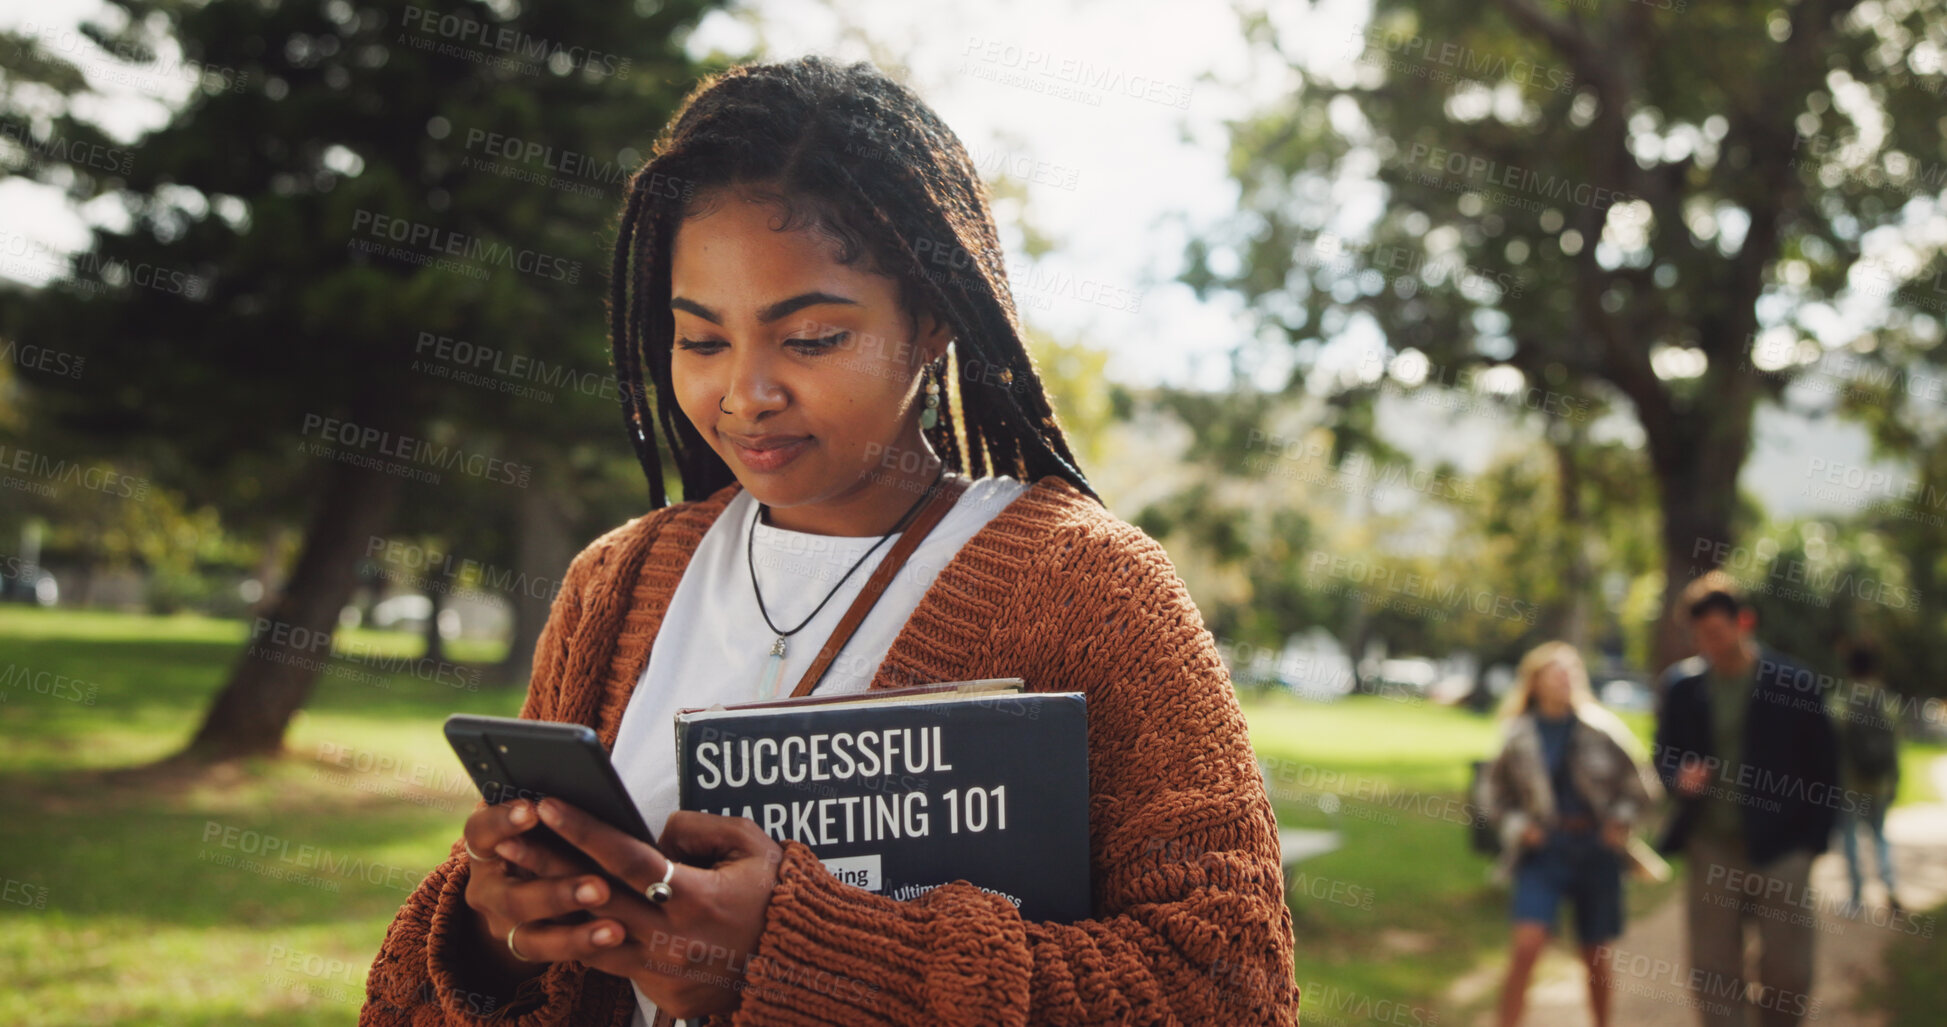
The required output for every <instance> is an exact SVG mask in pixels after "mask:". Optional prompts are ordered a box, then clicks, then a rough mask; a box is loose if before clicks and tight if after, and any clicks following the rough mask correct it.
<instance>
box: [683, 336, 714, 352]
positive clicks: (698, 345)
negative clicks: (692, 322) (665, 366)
mask: <svg viewBox="0 0 1947 1027" xmlns="http://www.w3.org/2000/svg"><path fill="white" fill-rule="evenodd" d="M676 348H677V349H683V350H689V351H690V352H692V353H715V352H716V351H718V350H720V349H722V348H723V343H721V342H718V341H717V340H715V339H677V340H676Z"/></svg>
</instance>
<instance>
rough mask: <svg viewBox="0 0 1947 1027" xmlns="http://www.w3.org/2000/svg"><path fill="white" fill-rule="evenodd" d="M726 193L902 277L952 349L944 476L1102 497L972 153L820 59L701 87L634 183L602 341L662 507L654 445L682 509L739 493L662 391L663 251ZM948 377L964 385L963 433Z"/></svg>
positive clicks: (946, 373) (872, 78)
mask: <svg viewBox="0 0 1947 1027" xmlns="http://www.w3.org/2000/svg"><path fill="white" fill-rule="evenodd" d="M727 186H743V187H752V188H755V189H758V190H760V191H762V192H763V193H765V194H767V195H768V196H772V197H775V198H776V200H777V201H778V202H779V204H780V205H781V206H783V207H784V209H785V211H786V216H785V218H784V220H783V222H782V223H780V224H779V225H778V227H779V228H780V229H784V228H789V227H792V222H793V220H794V218H796V217H799V216H802V217H804V218H805V219H807V220H808V221H809V222H810V223H811V224H812V225H813V226H815V227H816V228H817V229H818V230H820V231H822V232H824V233H826V234H827V235H829V236H831V237H832V238H833V239H834V240H836V241H837V242H838V243H839V259H840V260H841V261H843V262H845V263H847V264H851V263H854V262H856V261H858V260H859V259H860V258H861V257H864V258H866V259H867V260H868V263H869V266H870V267H871V268H872V269H873V270H875V271H878V272H880V273H883V274H886V275H889V276H890V277H892V278H893V279H894V280H895V281H897V282H898V283H899V294H900V299H901V302H902V303H903V305H904V306H905V308H906V310H907V312H908V313H909V314H910V315H911V316H912V319H913V322H914V324H915V326H917V324H918V320H919V315H920V313H921V312H928V313H931V314H933V315H934V316H936V317H938V318H939V319H940V320H941V321H942V322H944V323H945V324H946V325H947V326H948V328H949V329H950V330H951V334H952V335H953V337H954V339H955V342H954V345H953V347H952V350H951V352H950V353H949V355H948V356H946V357H942V358H941V360H940V361H939V363H937V364H936V365H934V366H933V367H932V368H931V369H929V374H933V375H937V376H938V377H939V379H941V380H940V385H941V392H940V409H939V415H940V416H939V420H938V423H937V424H936V425H935V426H934V427H933V428H932V429H931V430H930V431H929V432H928V433H927V441H928V443H929V444H930V445H931V446H932V447H933V449H934V451H935V452H937V453H939V454H940V457H941V459H942V460H943V461H944V462H945V463H946V466H947V467H948V468H950V469H952V470H955V471H963V472H965V473H967V474H969V475H972V476H974V477H981V476H984V475H986V474H987V473H989V469H990V468H991V469H992V471H993V472H995V473H1007V474H1012V475H1013V476H1015V477H1016V478H1018V479H1020V480H1022V481H1033V480H1035V479H1036V478H1040V477H1043V476H1045V475H1055V476H1058V477H1061V478H1064V479H1066V480H1067V481H1069V482H1070V483H1071V484H1073V485H1074V486H1075V487H1076V488H1077V489H1080V490H1081V491H1082V492H1083V493H1085V494H1087V495H1089V496H1091V497H1095V490H1094V489H1093V488H1091V487H1090V486H1089V484H1088V480H1087V479H1086V478H1084V477H1083V476H1082V472H1081V470H1080V469H1079V468H1078V467H1077V466H1076V461H1075V456H1074V453H1073V452H1072V451H1071V450H1070V449H1069V446H1068V439H1067V437H1066V436H1065V435H1064V434H1063V433H1062V430H1061V425H1060V423H1059V422H1058V421H1057V420H1056V418H1055V412H1054V408H1053V406H1052V405H1051V404H1050V403H1049V401H1048V395H1047V391H1046V390H1045V389H1044V388H1043V387H1042V383H1041V378H1040V375H1039V374H1037V373H1036V371H1035V368H1034V362H1033V360H1032V359H1031V358H1030V357H1029V356H1028V351H1027V347H1026V345H1025V344H1024V342H1023V338H1022V333H1021V327H1020V322H1019V319H1018V316H1017V314H1016V312H1015V308H1014V298H1013V295H1012V293H1011V292H1010V291H1009V289H1008V284H1007V269H1006V264H1005V260H1004V258H1003V256H1002V253H1001V248H1000V242H999V236H998V233H997V232H996V231H995V229H994V219H993V215H992V213H991V212H990V210H989V208H988V203H987V193H986V189H985V187H984V186H983V185H982V184H981V182H980V178H979V176H978V175H977V174H976V173H975V170H974V165H973V161H972V160H971V159H970V158H969V157H968V155H967V151H966V148H965V147H963V146H962V145H961V144H960V140H959V138H958V137H957V136H955V135H954V134H953V132H952V130H951V129H949V128H947V126H946V124H945V123H944V122H942V121H941V120H940V118H939V116H938V115H936V114H935V113H934V112H933V111H932V109H931V108H929V107H927V106H926V104H925V103H924V102H922V101H921V100H920V99H919V97H917V96H916V95H914V94H913V93H912V91H911V90H909V89H907V88H905V87H904V86H902V85H900V84H898V83H897V82H894V81H893V80H891V79H889V78H887V77H886V76H885V75H884V74H882V73H880V72H879V70H878V69H876V68H874V67H873V66H872V65H871V64H869V63H866V62H863V61H861V62H858V63H855V64H851V65H843V64H840V63H838V62H836V61H832V60H830V59H828V58H824V57H817V56H812V57H803V58H799V59H797V60H792V61H785V62H782V63H777V64H751V65H742V66H739V67H735V68H731V69H729V70H727V71H724V72H721V73H719V74H716V75H713V76H711V77H709V78H708V79H705V80H704V81H703V82H702V83H701V84H700V85H699V86H698V87H697V88H696V90H695V91H693V92H692V93H691V94H690V95H689V97H688V98H686V99H685V100H684V101H683V105H682V107H681V108H680V109H679V110H678V111H677V114H676V117H675V118H673V119H672V120H671V122H670V124H669V126H668V127H666V128H665V129H664V130H663V133H662V135H661V136H660V137H659V138H658V139H657V141H656V146H655V150H654V154H653V156H652V157H651V158H650V160H649V161H648V163H646V164H644V165H643V166H642V168H641V169H640V170H638V171H637V172H636V174H635V177H634V179H633V180H632V181H631V182H630V184H629V198H628V203H627V205H626V206H625V207H624V208H623V211H622V223H621V226H620V230H619V231H618V233H617V235H616V240H615V260H614V264H613V267H612V269H611V282H610V292H609V337H610V344H611V346H612V347H613V350H614V360H615V374H616V378H617V380H618V382H619V383H620V385H621V395H622V422H623V426H624V428H625V429H626V430H627V431H628V433H629V441H630V443H631V444H632V445H634V447H635V451H636V459H637V460H638V461H639V462H640V463H641V465H642V472H643V474H644V475H645V476H646V477H647V478H648V479H649V492H650V496H651V497H652V499H653V501H654V504H655V505H656V506H658V507H661V506H664V505H667V503H668V497H667V495H666V493H665V490H664V485H663V464H662V454H661V450H660V448H659V444H660V446H661V447H666V448H667V449H668V452H669V456H670V459H671V460H673V461H674V462H675V464H676V469H677V472H678V473H679V474H680V476H681V478H682V482H683V498H684V499H700V498H702V497H704V496H708V495H709V494H711V493H712V492H715V491H716V490H718V489H720V488H722V487H723V486H725V485H728V484H730V483H731V482H732V481H734V480H735V476H734V475H733V474H732V473H731V471H730V468H729V466H728V465H726V464H725V463H724V462H723V460H722V458H720V457H718V456H717V454H716V451H715V450H712V449H711V448H710V446H709V444H708V443H707V442H706V441H704V439H703V438H702V436H701V435H699V434H698V433H697V431H696V428H695V426H694V425H692V424H690V422H689V418H687V417H685V416H683V414H682V411H681V410H680V409H679V408H678V407H677V404H676V401H675V389H674V384H673V382H672V381H671V378H670V351H671V348H672V346H673V344H674V338H673V337H674V334H675V328H674V320H673V318H672V316H671V315H670V312H669V289H670V275H669V272H670V267H669V254H670V245H671V240H672V239H673V238H674V236H675V234H676V229H677V227H678V226H679V225H681V224H682V222H683V220H684V219H685V218H688V217H691V216H694V215H696V214H697V213H699V212H700V209H701V205H702V204H704V203H707V202H709V198H710V196H711V195H712V194H713V191H715V190H718V189H721V188H723V187H727ZM945 379H951V381H952V382H953V383H956V384H957V390H956V391H957V392H958V394H959V399H960V407H961V411H962V413H963V414H964V417H965V423H964V425H961V424H956V420H957V419H956V418H955V417H954V415H953V412H952V406H951V404H950V402H949V393H948V391H947V388H948V381H947V380H945ZM658 426H660V430H659V429H658ZM963 450H964V453H963ZM1096 498H1097V499H1098V501H1099V497H1096Z"/></svg>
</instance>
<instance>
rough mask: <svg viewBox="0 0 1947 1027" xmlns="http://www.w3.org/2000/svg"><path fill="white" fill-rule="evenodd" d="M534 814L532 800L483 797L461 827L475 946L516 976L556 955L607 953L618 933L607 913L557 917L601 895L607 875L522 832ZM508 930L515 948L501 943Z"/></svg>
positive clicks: (586, 958)
mask: <svg viewBox="0 0 1947 1027" xmlns="http://www.w3.org/2000/svg"><path fill="white" fill-rule="evenodd" d="M538 822H539V821H537V820H536V819H535V816H534V804H533V803H531V802H529V801H527V800H526V799H516V800H514V801H513V802H509V803H504V804H501V805H493V806H490V805H488V804H487V803H485V802H482V803H480V804H479V805H478V806H476V807H474V810H473V813H472V814H471V815H469V816H468V817H467V819H466V826H465V829H464V834H465V838H466V845H467V848H468V849H469V850H471V853H470V858H472V859H473V862H472V868H471V871H470V872H469V874H468V875H467V884H466V904H467V905H468V906H469V907H471V908H472V909H473V911H474V913H475V914H476V919H478V920H479V921H480V928H481V935H482V936H481V943H482V946H483V947H482V949H481V951H482V952H484V953H487V954H488V955H490V956H491V958H492V959H493V962H494V966H493V969H494V970H496V971H498V973H499V974H500V975H501V976H503V977H510V978H513V979H515V980H524V979H526V978H528V977H532V976H534V975H535V974H537V973H540V972H541V971H542V970H544V969H546V964H548V963H552V962H558V961H560V960H563V959H577V960H580V961H582V962H583V963H587V964H589V965H591V966H593V965H595V962H594V960H595V957H597V956H599V955H603V954H612V951H613V950H614V949H615V947H616V946H617V945H619V944H620V943H621V942H622V941H623V940H624V935H623V927H622V925H621V924H620V923H617V922H616V921H614V920H607V919H600V918H597V919H594V920H585V921H582V922H579V923H571V922H564V921H563V920H562V919H561V918H563V917H567V916H571V915H573V914H577V913H585V912H587V910H588V909H589V908H590V907H591V906H594V905H597V904H600V903H602V902H606V901H607V900H608V896H609V887H608V882H606V881H604V880H602V878H601V877H600V876H599V875H597V874H595V873H593V872H591V868H590V867H588V866H587V865H586V864H585V863H584V862H583V861H580V860H579V859H577V858H576V857H575V856H574V855H571V854H567V853H563V852H561V851H559V848H558V846H554V845H551V844H545V843H543V842H542V841H541V840H540V839H538V838H532V839H529V838H523V837H522V836H523V835H524V834H525V833H526V832H527V831H528V830H529V829H531V828H533V827H534V825H535V824H536V823H538ZM474 854H477V855H474ZM583 889H589V890H583ZM510 930H512V931H514V944H515V945H516V946H518V947H519V949H520V952H519V953H518V954H516V953H515V952H514V951H513V950H512V949H510V948H509V946H508V944H507V938H508V932H509V931H510ZM508 990H509V991H511V990H512V989H508Z"/></svg>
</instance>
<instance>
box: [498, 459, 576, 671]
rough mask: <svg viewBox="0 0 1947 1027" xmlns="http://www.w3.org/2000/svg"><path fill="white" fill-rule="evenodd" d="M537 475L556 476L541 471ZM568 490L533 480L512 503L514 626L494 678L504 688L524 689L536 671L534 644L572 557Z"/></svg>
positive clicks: (511, 598)
mask: <svg viewBox="0 0 1947 1027" xmlns="http://www.w3.org/2000/svg"><path fill="white" fill-rule="evenodd" d="M541 466H543V467H546V466H549V465H548V464H542V465H541ZM541 477H545V478H548V479H553V478H555V477H557V476H556V475H554V474H548V473H546V472H543V474H542V476H541ZM570 492H571V489H570V486H569V483H567V482H559V481H554V480H549V481H546V482H545V483H544V482H543V481H541V480H536V481H535V482H534V483H533V487H531V488H527V489H523V490H522V491H521V495H520V499H519V500H517V501H516V503H515V516H516V517H517V518H518V520H519V532H520V537H519V540H518V541H517V542H516V543H515V556H514V562H515V564H516V567H515V570H516V571H517V572H518V573H517V575H516V576H515V579H514V583H515V587H514V589H513V590H512V592H511V593H510V594H509V595H508V597H507V599H508V602H509V604H510V605H511V606H512V608H513V623H512V625H511V627H510V634H509V638H508V642H507V655H506V656H505V657H504V658H502V660H501V661H500V664H499V665H498V666H497V667H495V668H494V674H493V675H492V676H493V678H494V680H495V681H497V682H498V683H500V684H502V685H505V686H507V687H515V686H519V687H525V686H526V684H527V679H528V675H529V674H531V673H532V672H533V669H534V646H535V644H536V643H537V642H539V641H540V638H541V628H542V627H543V626H545V625H546V624H547V621H548V610H549V609H550V608H551V607H552V606H553V605H554V596H555V593H557V592H559V591H561V579H562V578H563V577H564V576H566V575H567V573H568V564H569V563H570V562H571V561H572V560H574V558H575V546H574V524H573V518H572V516H571V512H570V511H569V510H566V509H564V508H563V502H562V497H564V496H567V495H569V494H570Z"/></svg>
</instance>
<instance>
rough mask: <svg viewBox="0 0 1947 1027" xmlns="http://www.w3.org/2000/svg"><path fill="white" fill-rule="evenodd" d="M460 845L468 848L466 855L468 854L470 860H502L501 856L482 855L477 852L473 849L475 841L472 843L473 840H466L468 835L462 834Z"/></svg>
mask: <svg viewBox="0 0 1947 1027" xmlns="http://www.w3.org/2000/svg"><path fill="white" fill-rule="evenodd" d="M460 847H461V848H464V849H465V850H466V855H467V858H468V859H470V860H473V861H474V862H476V863H498V862H500V857H499V856H482V855H480V854H479V853H477V852H475V851H473V843H472V842H469V841H467V840H466V837H465V836H464V835H462V836H461V837H460Z"/></svg>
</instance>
